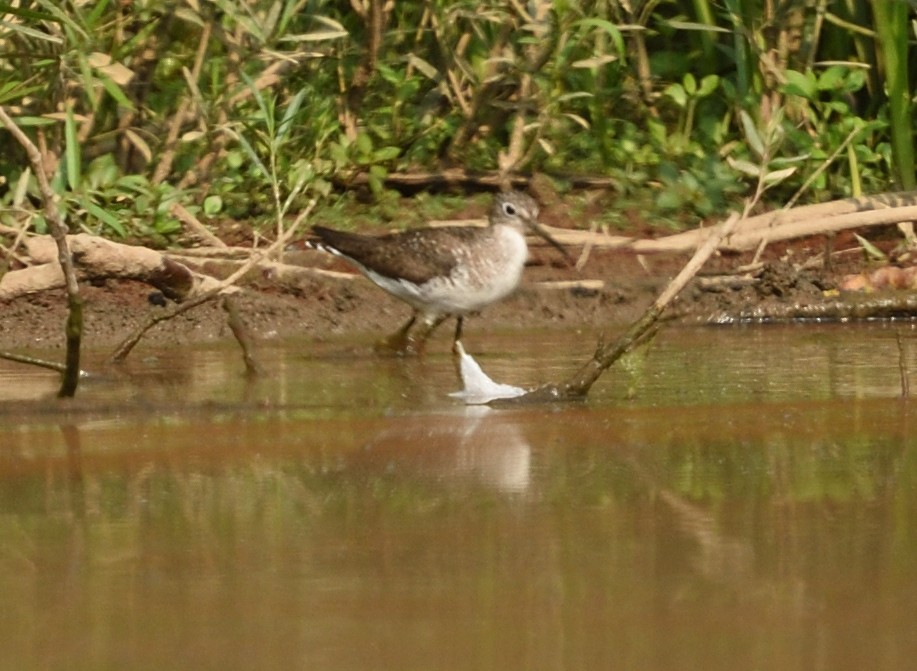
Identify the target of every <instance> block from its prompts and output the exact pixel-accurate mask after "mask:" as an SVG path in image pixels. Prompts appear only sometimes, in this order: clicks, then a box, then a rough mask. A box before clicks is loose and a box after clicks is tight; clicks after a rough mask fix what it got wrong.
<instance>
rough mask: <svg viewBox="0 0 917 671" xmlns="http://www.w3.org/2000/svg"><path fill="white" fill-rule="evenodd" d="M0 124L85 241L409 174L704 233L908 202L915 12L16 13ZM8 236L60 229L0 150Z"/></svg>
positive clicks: (166, 9) (0, 36)
mask: <svg viewBox="0 0 917 671" xmlns="http://www.w3.org/2000/svg"><path fill="white" fill-rule="evenodd" d="M0 13H2V14H3V18H2V21H0V50H2V54H3V59H0V104H2V105H4V106H6V107H7V108H8V109H9V110H10V111H11V113H12V114H13V115H14V116H15V117H16V119H17V122H18V123H19V124H21V125H23V126H28V127H29V128H28V129H27V130H28V131H29V132H30V134H32V136H33V137H35V138H36V141H37V142H38V143H39V144H40V146H41V147H42V148H43V149H44V151H45V153H46V157H47V168H48V170H49V171H51V172H53V174H54V187H55V189H56V190H57V191H58V193H59V195H60V197H61V201H62V204H63V205H64V209H65V210H66V212H67V213H68V221H69V224H70V226H71V228H73V229H77V228H81V227H82V228H83V229H86V230H90V231H93V232H101V233H103V234H108V235H114V236H126V235H134V236H137V235H139V236H146V237H150V236H151V237H154V238H155V237H158V238H161V239H162V238H168V236H170V235H171V234H173V233H175V232H176V231H177V230H178V228H179V225H178V223H177V222H176V220H175V219H174V217H173V216H172V215H171V214H170V212H169V208H170V207H171V206H172V204H173V203H176V202H179V203H181V204H183V205H185V206H186V207H188V208H189V209H192V211H198V212H202V213H203V214H204V215H212V216H229V217H233V218H243V219H246V220H253V221H256V222H257V221H259V220H260V219H265V220H266V219H267V216H266V215H267V214H269V213H276V212H277V211H281V212H283V211H286V210H288V209H290V208H296V207H300V206H301V205H302V202H303V199H306V198H311V197H314V196H316V195H328V194H329V193H331V192H332V191H335V192H337V193H340V192H342V191H345V192H346V191H352V190H353V189H354V188H356V187H358V186H359V188H361V189H365V190H366V191H367V192H368V193H370V194H372V195H373V196H374V197H375V198H376V199H377V200H384V199H385V198H386V196H387V194H386V191H387V189H389V188H390V186H391V183H390V182H389V181H388V180H387V178H389V177H390V176H391V175H392V174H393V173H394V172H399V173H400V172H438V171H442V170H446V169H461V170H464V171H467V172H469V173H475V174H481V173H496V174H497V175H498V176H502V177H506V176H508V175H517V174H521V175H530V174H533V173H536V172H538V173H544V174H547V175H548V176H550V177H552V178H554V179H555V180H556V182H557V184H558V185H560V186H561V187H562V188H563V187H564V186H566V185H570V184H575V183H576V180H577V178H581V177H584V176H589V177H601V178H603V179H604V180H605V182H606V183H607V184H609V185H610V186H611V187H612V190H613V192H614V193H615V196H616V198H617V203H618V205H619V206H620V207H626V206H636V207H639V208H641V209H642V212H643V213H644V214H645V215H646V216H647V217H648V218H650V220H652V221H661V222H669V223H673V224H675V225H688V224H690V223H692V222H696V221H697V220H698V219H700V218H702V217H711V216H716V215H718V214H721V213H722V212H723V211H725V210H726V209H728V208H729V207H731V206H732V207H734V206H735V205H736V202H737V201H738V199H739V198H740V197H741V196H742V195H745V194H750V193H753V192H755V190H756V189H758V190H761V189H770V198H771V199H772V200H773V201H774V202H780V203H784V202H787V201H790V200H792V201H793V202H796V201H797V200H798V199H799V198H800V197H801V198H804V199H806V200H824V199H830V198H834V197H842V196H849V195H859V194H861V193H874V192H882V191H888V190H891V189H893V188H913V187H914V182H915V179H914V156H913V133H912V126H913V110H912V104H911V91H912V90H913V80H914V76H913V74H912V68H909V61H912V60H913V56H914V50H913V49H912V47H911V45H910V43H909V41H910V40H912V38H913V27H912V23H911V20H912V18H913V16H914V11H913V10H912V9H911V8H910V7H909V5H908V4H906V2H905V1H904V0H873V1H872V2H870V1H867V0H847V1H845V2H836V1H832V2H829V1H828V0H816V1H815V2H808V3H803V2H798V1H794V0H787V1H784V2H776V3H764V2H762V1H760V0H724V2H723V3H722V4H717V3H710V2H707V0H692V1H691V2H687V1H685V0H645V1H640V0H638V1H637V2H624V1H623V0H593V1H586V0H583V1H576V0H555V1H550V0H531V1H530V2H527V3H526V2H522V1H521V0H508V1H497V0H487V1H484V2H473V1H471V0H452V1H448V0H426V1H424V2H406V1H403V0H401V1H399V0H389V1H388V2H385V1H384V0H351V2H343V1H339V2H332V1H329V0H286V1H284V0H185V1H184V2H181V1H179V0H133V1H127V2H114V1H112V0H100V1H92V2H89V1H82V2H80V1H68V2H59V1H58V0H24V1H23V2H21V3H18V4H16V5H15V6H14V5H13V4H12V3H7V2H0ZM0 143H2V151H0V173H2V178H3V182H4V183H3V185H2V189H3V191H2V192H0V198H2V205H3V207H4V208H5V209H4V211H3V213H2V219H3V223H5V224H7V225H15V226H21V225H23V224H25V225H28V226H31V227H33V228H35V229H36V230H42V228H43V226H44V222H43V220H42V217H41V214H40V211H39V210H36V209H35V208H34V203H35V202H36V200H35V197H36V195H37V193H36V188H35V185H34V180H33V179H32V176H31V174H30V173H29V171H28V170H27V169H26V168H25V166H26V165H27V162H26V161H25V159H24V156H23V154H22V152H21V150H20V149H19V148H18V147H17V146H16V145H15V143H14V142H13V140H12V138H11V137H10V136H9V135H8V134H6V133H2V134H0Z"/></svg>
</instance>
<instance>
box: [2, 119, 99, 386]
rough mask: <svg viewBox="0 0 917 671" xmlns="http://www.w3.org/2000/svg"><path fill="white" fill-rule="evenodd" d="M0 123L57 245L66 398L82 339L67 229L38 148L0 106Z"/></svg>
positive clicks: (80, 303)
mask: <svg viewBox="0 0 917 671" xmlns="http://www.w3.org/2000/svg"><path fill="white" fill-rule="evenodd" d="M0 121H2V122H3V125H4V126H6V129H7V130H8V131H9V132H10V134H11V135H12V136H13V137H14V138H16V141H17V142H18V143H19V144H20V145H22V147H23V149H25V152H26V154H28V157H29V162H30V163H31V164H32V171H33V172H34V173H35V177H36V178H37V179H38V188H39V190H40V191H41V197H42V201H43V205H44V210H45V216H46V217H47V220H48V228H49V229H50V231H51V236H52V237H53V238H54V242H56V243H57V255H58V260H59V262H60V265H61V268H63V271H64V277H65V278H66V285H67V304H68V308H69V310H68V314H67V324H66V326H65V334H66V339H67V353H66V367H65V371H64V375H63V379H62V380H61V387H60V390H59V391H58V396H60V397H62V398H70V397H73V396H74V395H75V394H76V388H77V386H78V384H79V380H80V344H81V341H82V336H83V300H82V298H81V297H80V286H79V284H78V283H77V280H76V272H75V271H74V268H73V259H72V258H71V257H70V249H69V247H68V246H67V226H66V224H64V220H63V218H62V217H61V214H60V211H59V210H58V209H57V202H56V201H55V199H54V192H53V191H52V190H51V185H50V184H49V183H48V175H47V174H46V173H45V169H44V165H43V161H42V156H41V152H40V151H38V147H36V146H35V144H34V143H33V142H32V141H31V140H30V139H29V138H28V136H27V135H26V134H25V133H23V132H22V130H21V129H20V128H19V126H17V125H16V123H15V122H14V121H13V120H12V118H10V116H9V115H8V114H7V113H6V109H5V108H4V107H3V106H2V105H0Z"/></svg>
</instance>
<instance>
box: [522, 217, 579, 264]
mask: <svg viewBox="0 0 917 671" xmlns="http://www.w3.org/2000/svg"><path fill="white" fill-rule="evenodd" d="M529 226H530V227H531V228H532V230H533V231H535V233H537V234H538V236H539V237H541V238H543V239H544V240H546V241H547V242H548V244H549V245H551V246H552V247H553V248H554V249H556V250H557V251H559V252H560V253H561V254H562V255H563V257H564V259H566V261H567V263H572V262H573V257H571V256H570V252H568V251H567V248H566V247H564V246H563V245H562V244H560V243H559V242H557V240H555V239H554V238H552V237H551V234H550V233H548V232H547V231H546V230H545V229H544V227H542V225H541V224H539V223H538V222H537V221H530V222H529Z"/></svg>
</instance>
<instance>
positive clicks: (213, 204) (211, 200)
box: [204, 195, 223, 217]
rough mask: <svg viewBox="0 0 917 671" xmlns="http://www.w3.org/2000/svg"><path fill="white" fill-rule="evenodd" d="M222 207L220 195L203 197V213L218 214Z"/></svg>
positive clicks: (210, 215) (211, 215)
mask: <svg viewBox="0 0 917 671" xmlns="http://www.w3.org/2000/svg"><path fill="white" fill-rule="evenodd" d="M222 209H223V199H222V198H220V196H216V195H213V196H207V197H206V198H204V214H206V215H207V216H208V217H213V216H215V215H217V214H219V213H220V212H221V211H222Z"/></svg>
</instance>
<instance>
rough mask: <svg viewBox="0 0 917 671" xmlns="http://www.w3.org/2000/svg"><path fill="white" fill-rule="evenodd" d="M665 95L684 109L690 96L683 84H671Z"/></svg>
mask: <svg viewBox="0 0 917 671" xmlns="http://www.w3.org/2000/svg"><path fill="white" fill-rule="evenodd" d="M663 93H664V94H665V95H667V96H669V98H671V99H672V100H673V101H674V102H675V104H676V105H678V106H679V107H684V106H685V105H687V104H688V95H687V93H685V89H684V87H683V86H682V85H681V84H669V85H668V87H666V90H665V91H663Z"/></svg>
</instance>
